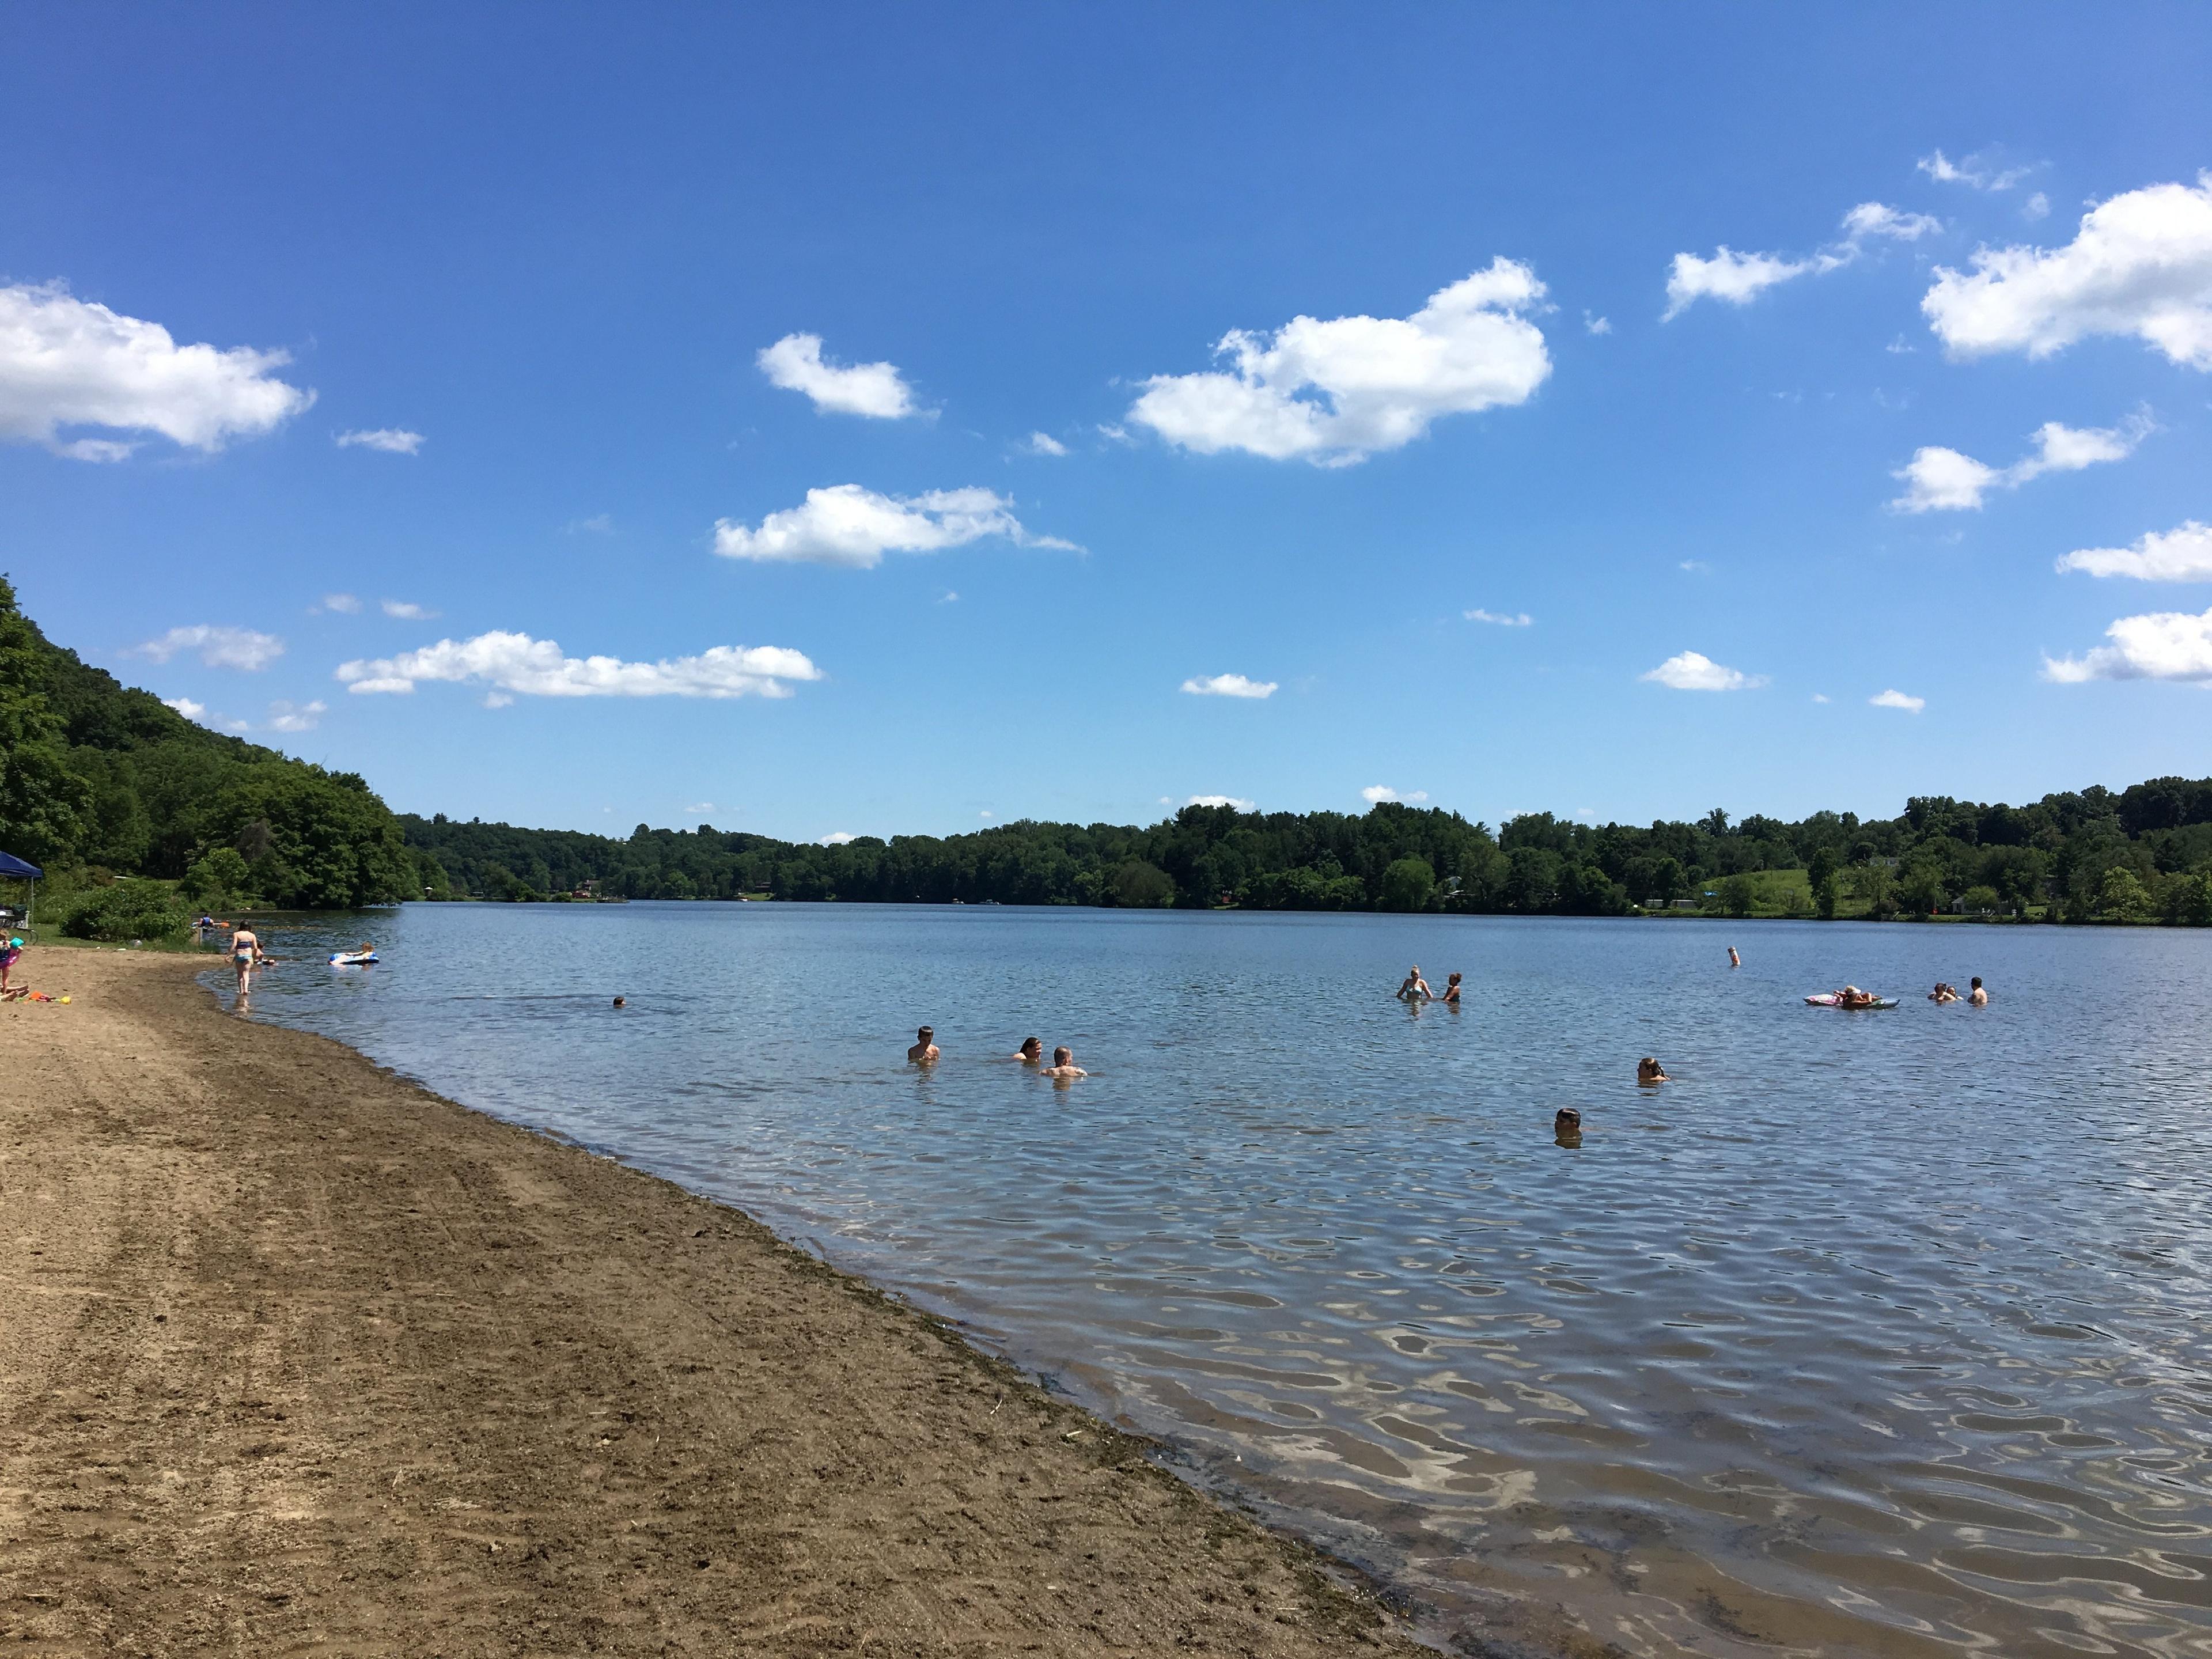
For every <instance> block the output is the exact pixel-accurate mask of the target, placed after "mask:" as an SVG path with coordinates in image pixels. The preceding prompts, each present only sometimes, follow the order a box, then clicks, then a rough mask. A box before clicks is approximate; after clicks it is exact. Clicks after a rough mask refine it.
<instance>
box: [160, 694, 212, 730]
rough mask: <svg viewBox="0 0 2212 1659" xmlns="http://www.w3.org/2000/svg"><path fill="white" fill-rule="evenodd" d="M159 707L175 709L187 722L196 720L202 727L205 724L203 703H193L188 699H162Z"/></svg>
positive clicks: (205, 715) (205, 716)
mask: <svg viewBox="0 0 2212 1659" xmlns="http://www.w3.org/2000/svg"><path fill="white" fill-rule="evenodd" d="M161 706H162V707H163V708H173V709H175V710H176V711H177V712H178V713H179V714H182V715H183V716H184V717H185V719H186V720H197V721H199V722H200V723H201V724H202V725H203V726H204V725H205V724H206V723H207V705H206V704H205V703H204V702H193V701H192V700H191V698H190V697H164V698H162V699H161Z"/></svg>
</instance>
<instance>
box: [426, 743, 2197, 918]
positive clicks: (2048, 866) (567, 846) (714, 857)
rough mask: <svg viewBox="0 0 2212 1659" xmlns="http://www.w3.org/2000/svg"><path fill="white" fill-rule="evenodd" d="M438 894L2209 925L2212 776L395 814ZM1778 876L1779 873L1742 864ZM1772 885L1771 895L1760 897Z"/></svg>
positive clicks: (515, 897)
mask: <svg viewBox="0 0 2212 1659" xmlns="http://www.w3.org/2000/svg"><path fill="white" fill-rule="evenodd" d="M400 822H401V824H402V825H403V827H404V832H405V835H406V838H407V842H408V844H409V845H410V847H411V848H414V849H416V853H417V854H418V856H419V857H421V858H422V860H423V866H424V868H425V870H426V872H428V871H430V870H431V867H432V866H435V874H433V875H432V876H431V879H432V880H433V881H434V882H435V881H439V880H440V879H441V878H442V885H443V887H444V889H445V890H447V891H448V892H450V893H451V894H453V895H454V896H471V897H480V898H488V899H508V900H527V899H532V898H540V897H550V896H556V895H571V894H579V895H580V894H585V893H589V894H590V895H591V896H598V897H604V898H641V899H643V898H655V899H659V898H678V899H734V898H742V897H747V896H763V897H773V898H778V899H791V900H815V901H826V900H844V901H848V902H853V901H859V902H875V903H893V904H914V903H920V904H945V903H955V902H960V903H969V904H983V903H993V902H997V903H1004V904H1083V905H1109V906H1127V907H1136V908H1146V907H1162V906H1170V905H1172V906H1179V907H1182V908H1213V907H1217V906H1223V905H1235V906H1238V907H1242V908H1253V909H1283V910H1399V911H1415V910H1437V911H1457V912H1465V913H1471V914H1518V915H1626V914H1629V913H1630V912H1632V911H1633V910H1636V909H1638V908H1647V907H1654V906H1656V907H1662V908H1673V907H1675V906H1677V905H1678V904H1679V903H1681V902H1689V903H1691V904H1692V905H1694V906H1696V907H1697V908H1701V909H1711V910H1719V911H1723V912H1727V913H1730V914H1735V915H1750V914H1753V912H1754V911H1758V910H1762V909H1769V908H1780V909H1785V910H1786V909H1790V908H1797V909H1798V910H1799V911H1800V912H1801V913H1802V914H1804V915H1823V916H1831V917H1832V916H1838V915H1856V916H1869V917H1874V918H1877V919H1886V918H1890V917H1911V916H1928V915H1936V914H1939V913H1942V912H1945V911H1955V910H1964V911H1966V912H1968V913H1971V914H1980V915H2020V916H2036V917H2040V918H2044V919H2047V920H2051V921H2171V922H2176V923H2182V924H2188V925H2196V926H2203V925H2206V924H2208V923H2212V779H2199V780H2195V781H2191V780H2187V779H2182V778H2156V779H2153V780H2151V781H2148V782H2145V783H2139V784H2136V785H2135V786H2133V787H2130V788H2128V789H2125V790H2122V791H2118V792H2117V793H2116V792H2114V791H2112V790H2109V789H2106V788H2103V787H2090V788H2087V789H2084V790H2081V791H2079V792H2075V793H2063V794H2052V795H2046V796H2045V797H2044V798H2043V799H2041V800H2039V801H2037V802H2035V803H2033V805H2025V806H2010V805H2002V804H2000V805H1982V804H1979V803H1975V802H1970V801H1959V800H1954V799H1949V798H1948V797H1945V796H1917V797H1915V798H1913V799H1911V800H1909V801H1908V802H1907V803H1906V804H1905V811H1904V812H1903V813H1902V814H1900V815H1899V817H1895V818H1868V819H1862V818H1860V817H1858V816H1857V814H1855V813H1850V812H1815V813H1814V814H1813V815H1812V816H1811V817H1807V818H1803V819H1801V820H1799V821H1797V822H1795V823H1788V822H1784V821H1783V820H1781V819H1778V818H1771V817H1761V816H1757V815H1754V816H1752V817H1746V818H1743V819H1741V820H1731V819H1730V818H1729V815H1728V814H1727V813H1726V812H1725V811H1722V810H1720V809H1718V808H1716V809H1715V810H1714V811H1711V812H1708V813H1707V814H1706V815H1705V817H1702V818H1700V819H1699V820H1697V821H1696V822H1694V823H1681V822H1663V821H1662V822H1658V823H1652V824H1650V825H1649V826H1648V827H1647V826H1642V825H1636V824H1621V823H1606V824H1591V823H1577V822H1573V821H1571V820H1566V819H1562V818H1558V817H1553V815H1552V814H1551V813H1548V812H1535V813H1527V814H1523V815H1522V816H1520V817H1515V818H1512V819H1510V820H1509V821H1508V822H1507V823H1504V825H1503V826H1502V827H1501V828H1500V829H1498V830H1497V831H1496V832H1495V833H1493V832H1492V830H1491V829H1490V828H1489V827H1488V826H1487V825H1486V824H1483V823H1474V822H1470V821H1469V820H1468V819H1467V818H1465V817H1462V816H1461V815H1460V814H1458V813H1456V812H1451V811H1443V810H1442V809H1438V808H1419V807H1413V806H1408V805H1402V804H1400V803H1395V802H1385V803H1383V804H1381V805H1376V806H1375V807H1373V808H1371V809H1370V810H1369V811H1366V812H1364V813H1363V814H1359V815H1357V816H1354V815H1350V814H1346V813H1340V812H1304V813H1296V812H1244V811H1238V810H1237V809H1236V808H1235V807H1232V806H1195V805H1194V806H1187V807H1185V808H1183V809H1182V811H1179V812H1177V813H1176V815H1175V816H1174V817H1171V818H1167V819H1164V820H1163V821H1162V822H1160V823H1155V824H1152V825H1151V826H1149V827H1146V828H1139V827H1136V826H1133V825H1124V824H1107V823H1093V824H1088V825H1085V824H1072V823H1037V822H1029V821H1024V822H1020V823H1008V824H1002V825H997V826H994V827H993V828H991V829H981V830H977V831H975V832H974V833H972V834H968V835H960V836H945V837H941V838H940V837H938V836H893V837H892V838H890V840H888V841H885V840H882V839H878V838H877V837H873V836H861V837H859V838H857V839H855V840H853V841H851V842H842V843H839V844H836V845H828V846H824V845H814V844H809V843H794V842H781V841H775V840H773V839H771V838H769V837H768V836H757V835H750V834H745V833H742V832H734V831H726V830H720V829H714V827H713V826H712V825H708V824H702V825H701V826H700V827H699V828H698V829H694V830H676V829H653V828H650V827H649V826H647V825H645V824H642V823H641V824H639V825H638V826H637V828H636V829H635V830H634V831H633V832H632V833H631V834H630V835H629V837H628V838H627V839H624V838H621V837H616V836H593V835H586V834H583V833H580V832H577V831H573V830H544V829H519V828H516V827H513V826H512V825H508V824H503V823H483V822H481V821H479V820H471V821H469V822H467V823H461V822H459V821H457V820H453V819H450V818H447V817H445V816H443V815H442V814H441V815H439V816H436V817H430V818H422V817H414V816H411V815H403V816H402V817H401V819H400ZM1762 872H1786V873H1787V874H1788V875H1789V877H1790V879H1789V880H1786V881H1777V880H1774V879H1771V878H1765V877H1764V876H1762ZM1778 894H1779V895H1781V897H1779V898H1777V897H1776V895H1778Z"/></svg>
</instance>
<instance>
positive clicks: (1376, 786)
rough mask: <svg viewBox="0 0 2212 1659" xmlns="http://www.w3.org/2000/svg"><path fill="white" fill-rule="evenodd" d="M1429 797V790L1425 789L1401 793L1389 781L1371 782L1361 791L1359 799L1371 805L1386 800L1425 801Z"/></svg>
mask: <svg viewBox="0 0 2212 1659" xmlns="http://www.w3.org/2000/svg"><path fill="white" fill-rule="evenodd" d="M1428 798H1429V792H1428V791H1427V790H1425V789H1413V790H1409V791H1407V793H1404V794H1402V795H1401V794H1400V793H1398V792H1397V791H1396V790H1395V789H1393V788H1392V787H1390V786H1389V784H1387V783H1370V784H1369V785H1368V786H1367V787H1365V788H1364V789H1363V790H1361V791H1360V792H1359V799H1362V800H1364V801H1365V802H1366V803H1367V804H1368V805H1370V806H1374V805H1379V804H1380V803H1382V802H1383V801H1386V800H1396V801H1405V802H1407V803H1409V804H1410V803H1412V802H1414V801H1424V800H1426V799H1428Z"/></svg>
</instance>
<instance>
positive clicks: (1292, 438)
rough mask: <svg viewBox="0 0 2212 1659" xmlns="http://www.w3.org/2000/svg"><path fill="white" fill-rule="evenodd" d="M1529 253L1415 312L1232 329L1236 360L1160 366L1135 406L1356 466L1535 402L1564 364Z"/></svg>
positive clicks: (1201, 432)
mask: <svg viewBox="0 0 2212 1659" xmlns="http://www.w3.org/2000/svg"><path fill="white" fill-rule="evenodd" d="M1543 297H1544V285H1543V283H1540V282H1538V281H1537V280H1536V274H1535V272H1534V271H1533V270H1530V269H1529V268H1528V266H1527V265H1524V264H1517V263H1516V262H1515V261H1513V260H1511V259H1506V258H1498V259H1496V260H1493V261H1492V264H1491V265H1490V267H1489V269H1488V270H1478V271H1476V272H1475V273H1474V275H1472V276H1468V277H1465V278H1463V279H1462V280H1461V281H1459V282H1456V283H1453V284H1452V285H1451V286H1450V287H1449V288H1444V289H1438V290H1437V292H1436V293H1434V294H1432V295H1430V296H1429V300H1428V303H1427V304H1426V305H1425V306H1423V307H1421V309H1420V310H1419V311H1417V312H1415V313H1413V315H1412V316H1411V317H1405V318H1399V317H1366V316H1359V317H1338V318H1334V319H1330V320H1328V321H1326V322H1324V321H1322V320H1321V319H1316V318H1313V317H1304V316H1300V317H1294V318H1292V319H1291V320H1290V321H1289V322H1288V323H1285V325H1283V326H1282V327H1281V328H1279V329H1278V330H1277V331H1275V332H1273V334H1267V333H1256V334H1255V333H1252V332H1249V331H1246V330H1244V329H1241V328H1240V329H1232V330H1231V331H1229V333H1228V334H1226V335H1225V336H1224V337H1222V340H1221V343H1220V344H1219V345H1218V346H1216V347H1215V348H1214V350H1215V353H1216V355H1217V356H1226V357H1229V358H1230V359H1231V361H1232V363H1233V367H1232V368H1231V369H1230V370H1228V371H1227V372H1223V371H1219V370H1215V371H1211V372H1207V373H1204V374H1156V375H1154V376H1153V377H1152V379H1151V380H1146V382H1145V383H1144V385H1145V390H1144V393H1143V395H1142V396H1141V397H1139V398H1138V399H1137V401H1136V402H1135V403H1134V404H1132V405H1131V406H1130V409H1129V415H1128V418H1129V420H1130V421H1132V422H1135V423H1136V424H1139V425H1141V426H1146V427H1149V428H1152V431H1154V432H1155V433H1157V434H1158V435H1160V436H1161V437H1162V438H1164V439H1165V440H1166V441H1168V442H1170V443H1171V444H1175V445H1177V446H1179V447H1182V448H1184V449H1189V450H1194V451H1196V452H1197V453H1200V454H1202V455H1213V454H1218V453H1221V452H1223V451H1224V450H1242V451H1243V452H1244V453H1247V454H1251V455H1260V456H1264V457H1266V458H1267V459H1269V460H1288V459H1306V460H1310V461H1315V462H1317V463H1319V464H1321V465H1332V466H1345V465H1352V464H1353V463H1354V462H1358V461H1362V460H1364V459H1366V458H1367V457H1368V456H1369V455H1370V454H1373V453H1376V452H1377V451H1379V450H1387V449H1397V448H1399V447H1402V446H1404V445H1406V444H1408V443H1411V442H1412V441H1413V440H1414V439H1416V438H1418V437H1419V436H1421V435H1422V434H1424V433H1425V432H1426V431H1427V430H1428V428H1429V423H1430V422H1432V421H1434V420H1437V418H1439V417H1440V416H1445V415H1456V414H1469V413H1473V412H1474V411H1476V410H1485V409H1492V408H1497V407H1498V406H1501V405H1507V406H1510V405H1512V404H1522V403H1526V402H1527V401H1528V398H1529V397H1530V396H1531V395H1532V394H1533V393H1534V392H1535V390H1536V388H1537V387H1538V386H1541V385H1542V384H1543V383H1544V380H1545V379H1546V377H1547V376H1548V375H1549V374H1551V372H1552V362H1551V358H1550V357H1549V356H1547V354H1546V352H1545V349H1544V337H1543V334H1542V333H1541V331H1539V330H1538V329H1537V327H1536V325H1534V323H1532V322H1530V321H1528V319H1527V318H1526V317H1524V316H1523V315H1522V313H1523V312H1525V311H1528V310H1532V309H1534V308H1535V307H1537V306H1538V305H1539V304H1540V303H1541V301H1542V300H1543Z"/></svg>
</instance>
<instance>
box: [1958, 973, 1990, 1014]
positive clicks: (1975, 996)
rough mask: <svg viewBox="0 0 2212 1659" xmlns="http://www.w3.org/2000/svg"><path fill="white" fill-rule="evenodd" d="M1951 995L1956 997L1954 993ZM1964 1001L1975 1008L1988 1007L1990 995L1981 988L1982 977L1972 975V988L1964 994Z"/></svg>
mask: <svg viewBox="0 0 2212 1659" xmlns="http://www.w3.org/2000/svg"><path fill="white" fill-rule="evenodd" d="M1952 994H1953V995H1954V996H1956V995H1957V994H1958V993H1957V992H1955V991H1954V992H1953V993H1952ZM1966 1000H1967V1001H1968V1002H1969V1003H1970V1004H1972V1006H1974V1007H1977V1008H1986V1007H1988V1006H1990V994H1989V993H1988V992H1987V991H1984V989H1983V988H1982V976H1981V975H1979V974H1977V975H1974V981H1973V988H1972V990H1970V991H1968V992H1967V993H1966Z"/></svg>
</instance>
